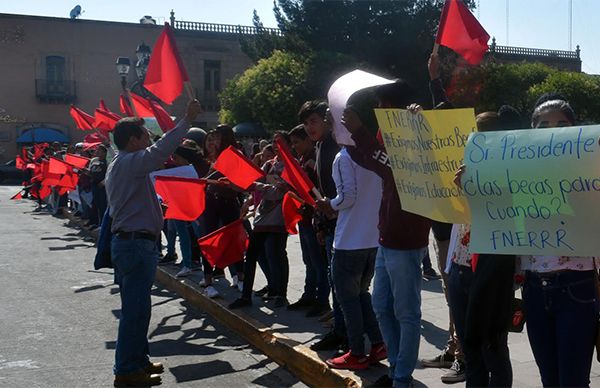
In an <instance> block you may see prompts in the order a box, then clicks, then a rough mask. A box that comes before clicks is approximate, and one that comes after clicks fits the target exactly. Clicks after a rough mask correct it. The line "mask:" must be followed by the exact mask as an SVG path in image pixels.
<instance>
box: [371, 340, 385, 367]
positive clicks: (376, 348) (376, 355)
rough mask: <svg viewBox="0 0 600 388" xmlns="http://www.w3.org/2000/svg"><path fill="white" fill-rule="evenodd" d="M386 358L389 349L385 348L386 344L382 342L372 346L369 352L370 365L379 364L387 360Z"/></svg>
mask: <svg viewBox="0 0 600 388" xmlns="http://www.w3.org/2000/svg"><path fill="white" fill-rule="evenodd" d="M386 358H387V349H386V348H385V343H383V342H380V343H378V344H374V345H373V346H371V351H370V352H369V363H370V364H377V363H378V362H379V361H382V360H385V359H386Z"/></svg>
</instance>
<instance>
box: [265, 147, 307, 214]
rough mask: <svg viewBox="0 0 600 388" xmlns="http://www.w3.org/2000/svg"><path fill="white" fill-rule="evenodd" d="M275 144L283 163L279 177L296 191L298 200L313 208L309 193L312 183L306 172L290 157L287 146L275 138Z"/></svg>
mask: <svg viewBox="0 0 600 388" xmlns="http://www.w3.org/2000/svg"><path fill="white" fill-rule="evenodd" d="M275 143H276V144H277V148H278V150H279V152H278V157H280V158H281V161H282V162H283V166H284V167H283V172H282V173H281V177H282V178H283V180H285V181H286V182H287V183H289V184H290V186H292V187H293V188H294V190H296V192H297V193H298V195H299V196H300V198H302V199H303V200H305V201H306V202H307V203H308V204H309V205H312V206H315V205H316V203H315V200H314V199H313V197H312V195H310V192H311V191H312V189H313V188H314V187H315V185H314V184H313V182H312V181H311V180H310V178H309V177H308V175H306V171H304V170H303V169H302V167H300V164H299V163H298V161H297V160H296V158H294V157H293V156H292V153H291V152H290V149H289V148H288V146H287V144H285V143H284V142H283V141H281V139H280V138H278V137H276V138H275Z"/></svg>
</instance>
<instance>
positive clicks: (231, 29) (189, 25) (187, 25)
mask: <svg viewBox="0 0 600 388" xmlns="http://www.w3.org/2000/svg"><path fill="white" fill-rule="evenodd" d="M171 24H172V26H173V28H175V29H177V30H187V31H201V32H218V33H223V34H243V35H258V34H268V35H277V36H282V35H283V33H282V32H281V30H279V29H277V28H267V27H261V28H257V27H254V26H240V25H234V24H218V23H202V22H186V21H183V20H172V23H171Z"/></svg>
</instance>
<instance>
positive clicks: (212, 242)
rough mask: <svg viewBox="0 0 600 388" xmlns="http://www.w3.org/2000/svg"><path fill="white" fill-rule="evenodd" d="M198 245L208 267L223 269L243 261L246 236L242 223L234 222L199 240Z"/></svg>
mask: <svg viewBox="0 0 600 388" xmlns="http://www.w3.org/2000/svg"><path fill="white" fill-rule="evenodd" d="M198 245H200V250H201V251H202V254H203V255H204V257H206V260H208V262H209V263H210V265H212V266H215V267H217V268H225V267H227V266H228V265H231V264H235V263H237V262H240V261H242V260H243V259H244V252H245V251H246V248H248V234H247V233H246V229H245V228H244V224H243V221H242V220H235V221H233V222H232V223H231V224H229V225H225V226H224V227H222V228H220V229H217V230H215V231H214V232H212V233H210V234H207V235H206V236H204V237H202V238H201V239H199V240H198Z"/></svg>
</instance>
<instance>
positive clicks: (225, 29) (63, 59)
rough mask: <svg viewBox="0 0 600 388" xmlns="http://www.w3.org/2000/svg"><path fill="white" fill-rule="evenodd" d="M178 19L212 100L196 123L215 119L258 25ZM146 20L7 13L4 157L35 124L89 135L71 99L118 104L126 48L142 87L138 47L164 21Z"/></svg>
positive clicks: (90, 107)
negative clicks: (246, 39) (245, 39)
mask: <svg viewBox="0 0 600 388" xmlns="http://www.w3.org/2000/svg"><path fill="white" fill-rule="evenodd" d="M170 20H171V24H172V26H173V27H174V31H175V37H176V40H177V45H178V48H179V51H180V54H181V56H182V59H183V62H184V63H185V66H186V68H187V70H188V73H189V76H190V81H191V83H192V86H193V88H194V91H195V93H196V96H197V97H198V98H199V100H200V101H201V102H202V103H203V105H204V106H205V111H206V112H205V113H203V114H202V115H201V116H200V117H199V119H198V120H199V121H198V122H197V123H196V125H198V126H201V127H203V128H210V127H213V126H214V125H216V123H217V120H218V110H219V104H218V100H217V94H218V92H219V91H220V89H221V88H222V87H223V86H224V84H225V82H226V81H227V80H228V79H231V78H232V77H233V76H235V75H236V74H239V73H242V72H243V71H244V70H246V69H247V68H248V67H249V66H251V64H252V63H251V60H250V59H249V58H248V57H247V56H246V55H245V54H244V53H243V52H242V50H241V48H240V44H239V34H240V33H245V34H252V33H253V30H252V29H253V27H238V26H230V25H222V24H210V23H196V22H183V21H177V20H175V18H174V15H173V13H172V14H171V19H170ZM142 21H143V22H140V23H139V24H138V23H119V22H105V21H92V20H81V19H67V18H53V17H38V16H26V15H11V14H0V52H1V53H2V60H1V61H0V80H1V85H2V87H1V88H0V162H5V161H7V160H10V159H12V158H14V156H15V155H16V152H17V149H18V144H17V139H18V138H19V136H21V135H23V133H24V132H27V131H28V130H29V129H32V128H50V129H55V130H58V131H59V132H61V133H62V134H64V135H65V136H66V137H67V138H68V139H69V140H70V141H71V142H77V141H80V140H81V139H83V137H84V136H85V135H86V134H87V133H86V132H83V131H81V130H79V129H77V128H76V127H75V125H74V123H73V120H72V119H71V117H70V116H69V107H70V104H74V105H76V106H77V107H79V108H81V109H83V110H84V111H85V112H88V113H90V114H93V112H94V109H95V108H96V107H97V106H98V103H99V101H100V99H103V100H104V101H105V103H106V104H107V106H108V108H109V109H110V110H112V111H114V112H118V111H119V109H118V108H119V104H118V101H119V100H118V99H119V95H120V93H121V83H120V77H119V75H118V74H117V71H116V67H115V62H116V59H117V57H119V56H126V57H129V58H131V62H132V66H131V70H130V72H129V74H128V79H127V83H128V87H129V88H131V89H132V90H133V91H134V92H138V93H142V89H141V87H140V85H141V81H140V80H139V79H138V78H137V74H136V71H135V70H134V66H133V64H135V63H136V55H135V52H136V48H137V47H138V46H140V45H142V44H145V45H147V46H149V47H152V46H153V45H154V42H155V40H156V38H157V37H158V36H159V34H160V32H161V31H162V26H161V25H156V24H152V23H148V19H142ZM186 103H187V97H186V96H185V95H183V96H182V97H180V98H178V99H177V100H176V101H175V102H174V103H173V105H172V106H166V109H167V110H168V111H169V113H170V114H171V115H173V116H180V115H181V114H182V113H183V111H184V108H185V104H186Z"/></svg>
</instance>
